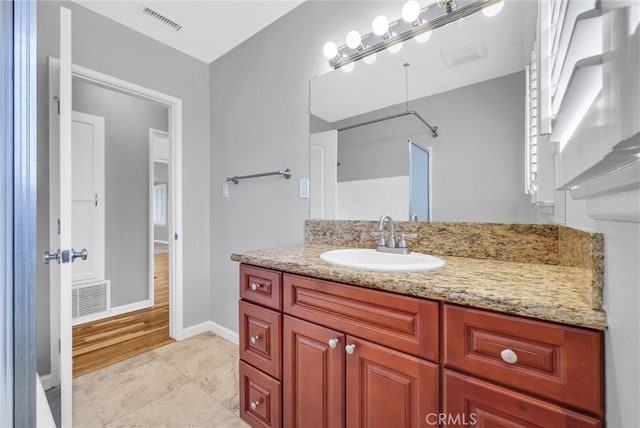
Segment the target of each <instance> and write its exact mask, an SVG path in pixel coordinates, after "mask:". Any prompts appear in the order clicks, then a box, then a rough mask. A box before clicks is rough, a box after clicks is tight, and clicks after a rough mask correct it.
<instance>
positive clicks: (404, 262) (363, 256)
mask: <svg viewBox="0 0 640 428" xmlns="http://www.w3.org/2000/svg"><path fill="white" fill-rule="evenodd" d="M320 258H321V259H322V260H324V261H325V262H327V263H330V264H332V265H335V266H342V267H348V268H354V269H365V270H371V271H376V272H423V271H430V270H436V269H440V268H441V267H443V266H444V260H442V259H439V258H438V257H434V256H429V255H427V254H421V253H409V254H391V253H382V252H379V251H377V250H375V249H368V248H347V249H340V250H331V251H325V252H324V253H322V254H320Z"/></svg>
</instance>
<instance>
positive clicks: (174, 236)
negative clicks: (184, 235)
mask: <svg viewBox="0 0 640 428" xmlns="http://www.w3.org/2000/svg"><path fill="white" fill-rule="evenodd" d="M173 239H174V240H176V241H177V240H178V234H177V233H174V234H173Z"/></svg>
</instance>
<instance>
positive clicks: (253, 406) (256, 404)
mask: <svg viewBox="0 0 640 428" xmlns="http://www.w3.org/2000/svg"><path fill="white" fill-rule="evenodd" d="M249 407H251V410H258V407H260V400H257V401H252V402H251V404H249Z"/></svg>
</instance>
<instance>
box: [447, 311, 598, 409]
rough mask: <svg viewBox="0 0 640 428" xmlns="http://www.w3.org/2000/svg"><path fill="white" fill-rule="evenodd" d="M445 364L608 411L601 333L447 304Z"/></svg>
mask: <svg viewBox="0 0 640 428" xmlns="http://www.w3.org/2000/svg"><path fill="white" fill-rule="evenodd" d="M443 314H444V315H443V317H444V332H443V334H444V338H445V340H444V353H443V354H444V363H445V366H446V367H448V368H456V369H460V370H462V371H465V372H468V373H473V374H475V375H477V376H479V377H483V378H486V379H490V380H493V381H496V382H499V383H502V384H505V385H507V386H510V387H514V388H517V389H520V390H523V391H527V392H531V393H534V394H538V395H540V396H543V397H545V398H549V399H552V400H555V401H558V402H561V403H564V404H567V405H570V406H575V407H578V408H580V409H584V410H587V411H589V412H593V413H595V414H597V415H602V410H603V394H602V388H603V385H602V378H603V368H602V367H603V366H602V346H603V345H602V335H601V333H600V332H596V331H591V330H586V329H579V328H573V327H567V326H562V325H558V324H553V323H546V322H541V321H533V320H528V319H524V318H519V317H514V316H509V315H503V314H496V313H492V312H487V311H481V310H476V309H469V308H462V307H458V306H453V305H444V312H443Z"/></svg>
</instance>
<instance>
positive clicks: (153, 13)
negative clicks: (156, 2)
mask: <svg viewBox="0 0 640 428" xmlns="http://www.w3.org/2000/svg"><path fill="white" fill-rule="evenodd" d="M142 14H143V15H146V16H148V17H149V18H151V19H153V20H155V21H157V22H159V23H161V24H162V25H165V26H167V27H168V28H171V29H172V30H173V31H175V32H176V33H177V32H178V31H180V30H182V25H180V24H178V23H177V22H176V21H174V20H173V19H171V18H167V17H166V16H164V15H163V14H161V13H160V12H158V11H157V10H153V9H151V8H150V7H145V8H144V9H142Z"/></svg>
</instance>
